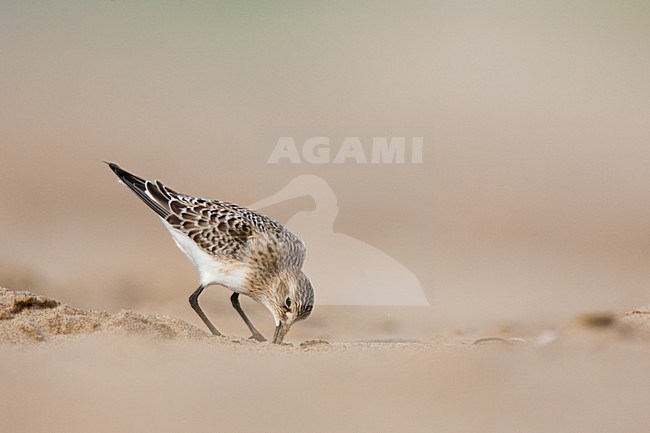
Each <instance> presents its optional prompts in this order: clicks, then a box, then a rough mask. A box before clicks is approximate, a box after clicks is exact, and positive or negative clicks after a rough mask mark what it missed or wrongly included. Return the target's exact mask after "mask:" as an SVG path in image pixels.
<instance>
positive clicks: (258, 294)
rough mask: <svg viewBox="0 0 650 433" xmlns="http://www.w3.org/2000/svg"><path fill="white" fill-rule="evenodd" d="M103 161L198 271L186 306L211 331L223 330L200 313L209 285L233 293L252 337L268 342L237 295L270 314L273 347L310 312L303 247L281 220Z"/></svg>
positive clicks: (311, 294)
mask: <svg viewBox="0 0 650 433" xmlns="http://www.w3.org/2000/svg"><path fill="white" fill-rule="evenodd" d="M107 164H108V165H109V167H110V168H111V169H112V170H113V171H114V172H115V174H116V175H117V176H118V177H119V178H120V180H121V181H122V182H123V183H124V184H125V185H126V186H128V187H129V188H130V189H131V190H132V191H133V192H134V193H135V194H136V195H137V196H138V197H140V199H141V200H142V201H143V202H144V203H145V204H146V205H147V206H149V207H150V208H151V209H152V210H153V211H154V212H156V213H157V214H158V216H159V217H160V218H161V219H162V221H163V223H164V224H165V227H167V229H168V230H169V232H170V233H171V235H172V237H173V238H174V241H175V242H176V245H178V247H179V248H180V249H181V251H183V252H184V253H185V255H187V257H188V258H189V259H190V261H191V262H192V263H193V264H194V266H195V267H196V268H197V270H198V271H199V275H200V281H201V285H200V286H199V287H198V288H197V289H196V290H195V291H194V292H193V293H192V295H191V296H190V305H191V306H192V308H193V309H194V311H196V313H197V314H198V315H199V317H200V318H201V320H203V322H204V323H205V324H206V326H207V327H208V328H209V329H210V331H211V332H212V334H214V335H219V336H220V335H222V334H221V333H220V332H219V331H217V329H216V328H215V327H214V325H212V323H211V322H210V320H208V318H207V317H206V315H205V313H203V310H201V307H200V306H199V295H200V294H201V292H203V290H204V289H205V288H206V287H208V286H210V285H213V284H220V285H222V286H224V287H227V288H228V289H230V290H232V291H233V294H232V296H231V297H230V300H231V302H232V306H233V307H234V308H235V310H237V312H238V313H239V315H240V316H241V318H242V319H243V320H244V322H245V323H246V326H248V329H250V331H251V332H252V334H253V335H252V336H251V338H254V339H255V340H258V341H266V339H265V338H264V337H263V336H262V334H261V333H260V332H259V331H258V330H257V329H256V328H255V326H253V324H252V323H251V321H250V320H249V319H248V317H246V313H244V310H242V308H241V305H240V303H239V295H240V294H241V295H246V296H249V297H250V298H252V299H254V300H256V301H257V302H259V303H260V304H262V305H264V306H265V307H266V308H268V310H269V311H270V312H271V314H272V315H273V318H274V319H275V325H276V327H275V334H274V336H273V343H276V344H281V343H282V340H283V339H284V336H285V335H286V333H287V332H288V331H289V328H290V327H291V325H292V324H293V323H295V322H297V321H299V320H303V319H305V318H307V317H308V316H309V314H310V313H311V310H312V308H313V305H314V291H313V289H312V286H311V283H310V282H309V279H308V278H307V277H306V276H305V274H303V272H302V270H301V268H302V264H303V261H304V260H305V253H306V250H305V245H304V243H303V242H302V241H301V240H300V239H298V237H296V236H295V235H294V234H293V233H291V232H290V231H289V230H287V229H286V228H284V227H283V226H282V225H281V224H280V223H279V222H277V221H275V220H274V219H272V218H270V217H268V216H265V215H262V214H260V213H258V212H255V211H252V210H250V209H246V208H244V207H242V206H238V205H236V204H232V203H227V202H223V201H218V200H209V199H203V198H198V197H192V196H189V195H185V194H181V193H178V192H176V191H174V190H172V189H170V188H168V187H167V186H165V185H163V184H162V183H161V182H159V181H157V180H156V181H149V180H145V179H142V178H140V177H138V176H135V175H133V174H131V173H129V172H127V171H126V170H123V169H122V168H120V167H119V166H118V165H117V164H113V163H107Z"/></svg>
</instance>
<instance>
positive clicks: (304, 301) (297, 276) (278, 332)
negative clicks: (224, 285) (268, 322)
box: [262, 270, 314, 344]
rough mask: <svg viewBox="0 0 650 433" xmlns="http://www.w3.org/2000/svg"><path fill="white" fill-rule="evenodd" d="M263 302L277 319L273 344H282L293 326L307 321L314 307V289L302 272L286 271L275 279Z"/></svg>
mask: <svg viewBox="0 0 650 433" xmlns="http://www.w3.org/2000/svg"><path fill="white" fill-rule="evenodd" d="M271 289H272V290H269V291H268V292H267V297H266V299H264V301H262V303H263V304H264V305H266V307H267V308H268V309H269V310H270V311H271V314H273V318H274V319H275V335H274V336H273V342H274V343H276V344H281V343H282V340H283V339H284V336H285V335H286V334H287V332H289V329H290V328H291V325H293V324H294V323H295V322H297V321H299V320H303V319H306V318H307V317H308V316H309V315H310V314H311V310H312V308H313V307H314V289H313V288H312V286H311V282H310V281H309V279H308V278H307V276H306V275H305V274H303V273H302V271H301V270H285V271H282V272H280V273H278V275H277V276H276V277H275V278H274V279H273V281H272V283H271Z"/></svg>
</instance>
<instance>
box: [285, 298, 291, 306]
mask: <svg viewBox="0 0 650 433" xmlns="http://www.w3.org/2000/svg"><path fill="white" fill-rule="evenodd" d="M284 305H285V306H286V307H287V308H291V298H290V297H288V296H287V299H285V300H284Z"/></svg>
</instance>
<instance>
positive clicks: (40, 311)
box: [0, 288, 210, 343]
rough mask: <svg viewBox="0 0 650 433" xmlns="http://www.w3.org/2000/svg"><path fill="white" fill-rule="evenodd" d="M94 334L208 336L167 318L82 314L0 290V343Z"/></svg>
mask: <svg viewBox="0 0 650 433" xmlns="http://www.w3.org/2000/svg"><path fill="white" fill-rule="evenodd" d="M94 332H104V333H112V334H122V335H123V334H136V335H147V336H151V337H154V338H159V339H163V340H171V339H174V340H192V341H202V340H205V339H208V338H210V335H208V334H207V333H205V332H203V331H201V330H200V329H198V328H196V327H194V326H192V325H190V324H189V323H186V322H183V321H182V320H177V319H173V318H171V317H167V316H160V315H155V314H149V315H143V314H138V313H134V312H132V311H126V310H122V311H120V312H119V313H117V314H109V313H106V312H99V311H90V310H82V309H79V308H74V307H71V306H70V305H66V304H62V303H61V302H59V301H56V300H54V299H50V298H46V297H44V296H39V295H35V294H33V293H30V292H22V291H21V292H17V291H12V290H8V289H3V288H0V342H2V343H36V342H50V341H56V340H60V339H65V338H71V337H75V336H81V335H87V334H90V333H94Z"/></svg>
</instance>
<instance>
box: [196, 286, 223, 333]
mask: <svg viewBox="0 0 650 433" xmlns="http://www.w3.org/2000/svg"><path fill="white" fill-rule="evenodd" d="M203 289H205V286H204V285H203V284H201V285H200V286H199V288H198V289H196V290H195V291H194V293H192V294H191V295H190V305H191V306H192V308H193V309H194V311H196V314H198V315H199V317H200V318H201V320H203V323H205V325H206V326H207V327H208V329H209V330H210V332H212V335H218V336H221V332H219V331H217V328H215V327H214V325H213V324H212V323H210V321H209V320H208V318H207V317H206V316H205V313H203V310H201V307H199V295H200V294H201V292H202V291H203Z"/></svg>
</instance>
